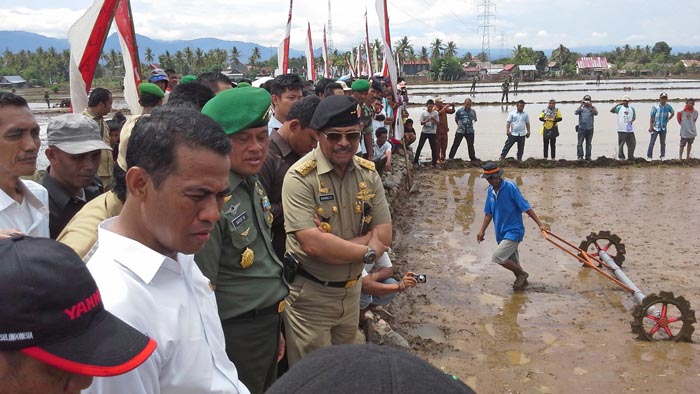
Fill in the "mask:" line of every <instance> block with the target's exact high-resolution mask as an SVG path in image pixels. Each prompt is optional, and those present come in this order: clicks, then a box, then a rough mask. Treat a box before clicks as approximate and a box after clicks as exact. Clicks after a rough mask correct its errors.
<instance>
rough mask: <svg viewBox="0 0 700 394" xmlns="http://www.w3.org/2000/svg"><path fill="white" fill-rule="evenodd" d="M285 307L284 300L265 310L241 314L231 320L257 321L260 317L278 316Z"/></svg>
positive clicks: (254, 310)
mask: <svg viewBox="0 0 700 394" xmlns="http://www.w3.org/2000/svg"><path fill="white" fill-rule="evenodd" d="M284 306H285V301H284V300H282V301H280V302H276V303H274V304H272V305H270V306H268V307H265V308H260V309H253V310H252V311H248V312H246V313H241V314H240V315H238V316H235V317H232V318H231V319H255V318H256V317H258V316H269V315H278V314H280V313H282V311H283V310H284Z"/></svg>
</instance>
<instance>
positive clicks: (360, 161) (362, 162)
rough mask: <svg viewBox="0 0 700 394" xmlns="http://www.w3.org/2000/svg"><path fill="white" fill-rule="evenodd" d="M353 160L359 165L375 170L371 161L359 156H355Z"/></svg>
mask: <svg viewBox="0 0 700 394" xmlns="http://www.w3.org/2000/svg"><path fill="white" fill-rule="evenodd" d="M355 161H356V162H357V164H359V165H360V167H364V168H366V169H368V170H370V171H376V167H375V165H374V162H373V161H369V160H367V159H363V158H361V157H360V156H355Z"/></svg>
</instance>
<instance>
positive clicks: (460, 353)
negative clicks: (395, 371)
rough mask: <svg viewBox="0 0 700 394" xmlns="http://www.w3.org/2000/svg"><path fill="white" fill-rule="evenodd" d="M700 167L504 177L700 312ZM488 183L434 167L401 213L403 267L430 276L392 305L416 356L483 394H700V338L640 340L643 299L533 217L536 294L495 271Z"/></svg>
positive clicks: (527, 243) (585, 165) (527, 252)
mask: <svg viewBox="0 0 700 394" xmlns="http://www.w3.org/2000/svg"><path fill="white" fill-rule="evenodd" d="M698 164H700V163H699V162H698V161H696V160H691V161H684V162H680V161H668V162H663V163H662V162H646V161H644V160H640V161H639V162H626V161H617V160H607V159H602V160H596V161H592V162H578V161H569V162H564V161H562V162H544V161H542V160H535V159H530V160H527V161H525V162H522V163H517V162H515V161H506V162H505V163H503V166H504V167H505V174H504V176H505V177H506V178H507V179H511V180H514V181H515V182H516V183H517V184H518V186H519V187H520V189H521V191H522V192H523V194H524V195H525V197H526V199H528V201H529V202H530V204H531V205H532V206H533V208H534V210H535V211H536V212H537V214H538V215H539V217H540V218H541V220H543V221H544V222H546V223H548V224H550V225H551V227H552V231H553V232H554V233H556V234H558V235H560V236H561V237H563V238H564V239H566V240H568V241H570V242H571V243H573V244H575V245H578V244H579V243H580V242H581V241H582V240H584V239H585V238H586V236H588V235H589V234H590V233H591V232H596V233H597V232H600V231H603V230H609V231H612V233H614V234H617V235H619V236H620V238H621V239H622V242H623V243H624V244H625V247H626V253H625V257H626V259H625V262H624V265H623V268H624V271H625V273H626V274H627V275H628V276H629V277H630V279H632V281H633V282H634V283H635V284H636V285H637V286H638V287H639V288H640V289H641V290H642V291H643V292H644V293H645V294H647V295H648V294H651V293H658V292H660V291H673V292H674V293H675V294H676V295H677V296H683V297H685V298H686V299H687V300H688V301H690V304H691V307H693V308H700V268H698V263H697V260H698V259H697V255H698V247H699V246H700V220H698V218H700V203H698V198H697V190H698V189H699V186H700V167H698ZM550 166H551V167H552V168H548V167H550ZM480 174H481V171H480V168H479V167H478V166H477V165H476V164H472V163H469V162H460V161H455V162H448V164H446V165H443V166H442V167H438V168H433V167H430V166H423V167H421V168H420V169H418V170H417V171H416V173H415V174H414V183H415V186H414V191H413V193H411V194H410V195H409V196H408V197H407V198H405V199H404V201H403V202H402V203H401V206H400V207H399V208H398V209H397V210H396V211H395V214H394V229H395V237H394V244H393V249H394V251H395V252H396V260H395V264H396V266H397V269H398V270H399V271H400V272H406V271H408V270H411V271H414V272H416V273H421V274H426V275H427V277H428V281H427V283H425V284H421V285H420V286H419V287H417V288H414V289H411V291H408V292H406V293H404V294H402V295H401V296H400V297H399V298H398V299H397V301H395V302H394V303H393V304H392V306H391V308H392V310H391V313H392V314H393V315H394V321H393V322H392V323H393V326H394V327H395V329H396V330H397V331H399V332H400V333H401V334H402V335H404V336H405V337H406V338H407V339H408V341H409V343H410V344H411V348H412V351H413V352H414V353H415V354H417V355H419V356H420V357H422V358H424V359H426V360H428V361H429V362H431V363H432V364H434V365H436V366H437V367H438V368H441V369H443V370H444V371H445V372H448V373H450V374H453V375H456V376H458V377H459V378H460V379H462V380H463V381H465V382H467V383H468V384H469V385H470V386H472V387H473V388H474V389H476V390H477V391H478V392H479V393H588V392H591V393H621V392H642V393H646V392H657V391H659V390H661V391H663V392H668V393H690V392H697V390H698V387H699V386H700V345H698V342H700V333H698V332H695V333H694V334H693V335H692V339H693V342H694V343H673V342H669V341H657V342H645V341H640V340H637V339H635V335H634V334H632V332H631V328H630V322H631V321H632V320H633V316H632V310H633V308H634V306H635V302H634V300H633V298H632V297H631V295H630V294H629V293H627V292H626V291H624V290H623V289H622V288H620V287H619V286H617V285H616V284H614V283H612V282H611V281H609V280H607V279H605V278H604V277H602V276H601V275H600V274H598V273H597V272H595V271H593V270H592V269H589V268H582V266H581V263H579V262H577V261H576V260H574V258H573V257H571V256H568V255H566V254H564V253H563V252H561V251H560V250H558V249H556V248H554V247H553V246H552V245H551V244H550V243H549V242H547V241H546V240H545V239H544V238H543V237H542V236H541V235H540V233H539V232H538V231H537V228H536V226H535V224H534V222H533V221H532V220H530V219H529V218H528V217H527V216H526V215H525V216H524V222H525V228H526V235H525V240H524V241H523V243H522V244H521V245H520V249H519V250H520V258H521V261H522V264H523V267H524V269H525V270H527V271H528V272H529V273H530V278H529V283H530V284H529V286H528V287H527V289H526V290H525V291H523V292H515V291H513V289H512V282H513V280H514V277H513V275H512V274H511V273H510V272H509V271H507V270H505V269H503V268H501V267H499V266H497V265H496V264H494V263H491V262H490V258H491V253H492V251H493V250H494V248H495V246H496V242H495V236H494V233H493V224H492V225H491V226H490V227H489V229H488V230H487V232H486V240H485V241H484V242H482V243H481V244H477V242H476V233H477V232H478V231H479V228H480V226H481V223H482V221H483V205H484V200H485V196H486V189H487V186H488V185H487V183H486V182H485V181H484V180H483V179H481V178H480Z"/></svg>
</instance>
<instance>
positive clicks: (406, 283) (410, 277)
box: [399, 271, 418, 292]
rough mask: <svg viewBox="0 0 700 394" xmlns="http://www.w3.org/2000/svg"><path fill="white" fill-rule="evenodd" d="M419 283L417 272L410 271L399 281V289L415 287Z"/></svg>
mask: <svg viewBox="0 0 700 394" xmlns="http://www.w3.org/2000/svg"><path fill="white" fill-rule="evenodd" d="M417 284H418V282H417V281H416V274H414V273H413V272H410V271H409V272H407V273H406V275H404V276H403V278H401V281H400V282H399V291H400V292H403V291H405V290H406V289H407V288H409V287H415V286H416V285H417Z"/></svg>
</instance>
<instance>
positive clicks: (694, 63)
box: [681, 59, 700, 68]
mask: <svg viewBox="0 0 700 394" xmlns="http://www.w3.org/2000/svg"><path fill="white" fill-rule="evenodd" d="M681 63H683V66H685V68H693V67H695V68H697V67H700V60H694V59H688V60H686V59H683V60H681Z"/></svg>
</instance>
